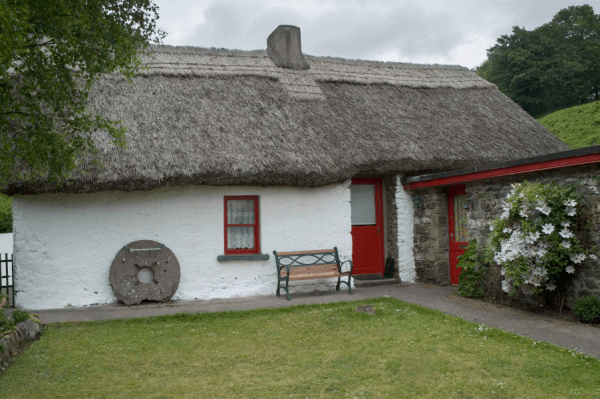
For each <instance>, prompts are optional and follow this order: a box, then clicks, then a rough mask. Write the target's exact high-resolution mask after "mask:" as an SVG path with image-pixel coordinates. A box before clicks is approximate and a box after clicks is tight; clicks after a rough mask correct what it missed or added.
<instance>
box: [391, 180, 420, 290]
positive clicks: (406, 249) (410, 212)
mask: <svg viewBox="0 0 600 399" xmlns="http://www.w3.org/2000/svg"><path fill="white" fill-rule="evenodd" d="M401 177H402V176H400V175H398V176H396V179H397V180H396V195H395V198H396V207H397V211H398V273H399V275H400V280H401V281H402V282H403V283H412V282H414V281H415V279H416V277H417V272H416V268H415V255H414V252H413V247H414V242H413V234H414V226H415V209H414V203H413V197H412V193H411V192H410V191H407V190H404V187H403V186H402V183H401V182H400V179H401Z"/></svg>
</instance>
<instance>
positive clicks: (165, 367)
mask: <svg viewBox="0 0 600 399" xmlns="http://www.w3.org/2000/svg"><path fill="white" fill-rule="evenodd" d="M274 300H275V299H274ZM364 304H370V305H373V306H374V307H375V308H376V310H377V313H376V314H375V315H368V314H364V313H357V312H355V311H354V309H355V308H356V306H358V305H364ZM0 396H1V397H2V398H12V397H18V398H42V397H43V398H53V397H77V398H81V397H95V398H199V397H205V398H236V397H249V398H306V397H308V398H320V397H326V398H345V397H349V398H354V397H359V398H375V397H383V398H400V397H407V398H412V397H429V398H521V397H528V398H546V397H560V398H566V397H580V398H600V361H598V360H596V359H593V358H590V357H587V356H583V355H580V354H577V353H574V352H571V351H569V350H566V349H561V348H558V347H556V346H553V345H549V344H545V343H541V342H535V341H533V340H531V339H527V338H523V337H519V336H517V335H514V334H510V333H506V332H503V331H501V330H497V329H493V328H487V327H485V326H479V325H477V324H475V323H471V322H467V321H464V320H462V319H459V318H455V317H451V316H447V315H444V314H442V313H440V312H437V311H431V310H428V309H425V308H422V307H419V306H416V305H411V304H407V303H404V302H401V301H398V300H395V299H391V298H381V299H375V300H368V301H359V302H349V303H337V304H328V305H318V306H297V307H292V308H284V309H268V310H258V311H248V312H227V313H212V314H200V315H176V316H166V317H157V318H150V319H135V320H117V321H107V322H95V323H79V324H76V325H70V324H55V325H51V326H49V327H48V328H47V329H46V330H45V331H44V334H43V336H42V339H41V340H40V341H39V342H37V343H35V344H34V345H33V346H32V347H31V348H29V349H28V350H27V351H26V352H25V353H24V354H22V355H20V356H19V357H18V358H17V359H16V361H15V362H14V363H13V365H12V366H11V367H10V368H9V369H8V370H7V371H6V372H5V374H4V375H3V376H0Z"/></svg>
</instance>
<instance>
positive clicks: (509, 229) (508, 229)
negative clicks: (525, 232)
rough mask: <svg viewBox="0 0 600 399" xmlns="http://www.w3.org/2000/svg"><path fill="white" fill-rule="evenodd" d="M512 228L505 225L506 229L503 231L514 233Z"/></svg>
mask: <svg viewBox="0 0 600 399" xmlns="http://www.w3.org/2000/svg"><path fill="white" fill-rule="evenodd" d="M512 231H513V230H512V229H511V228H510V227H505V228H504V230H502V232H503V233H512Z"/></svg>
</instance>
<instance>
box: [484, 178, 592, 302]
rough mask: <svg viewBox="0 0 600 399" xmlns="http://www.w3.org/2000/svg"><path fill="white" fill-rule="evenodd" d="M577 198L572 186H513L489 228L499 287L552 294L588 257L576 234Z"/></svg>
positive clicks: (579, 223) (578, 222) (578, 223)
mask: <svg viewBox="0 0 600 399" xmlns="http://www.w3.org/2000/svg"><path fill="white" fill-rule="evenodd" d="M581 199H582V194H579V193H577V192H576V190H575V188H574V187H560V186H557V185H556V184H546V183H529V182H523V183H520V184H513V188H512V191H511V192H510V193H509V194H508V195H507V196H506V200H505V202H504V207H503V210H504V212H503V213H502V215H501V216H500V218H499V219H495V220H493V221H492V223H491V225H490V230H491V234H490V246H491V249H492V251H493V252H494V262H495V263H496V264H498V265H499V266H500V267H501V268H502V269H501V270H500V273H501V274H502V275H503V276H504V281H502V289H503V290H504V291H505V292H507V293H509V294H511V295H514V294H515V293H516V292H517V289H520V290H521V291H522V292H523V293H524V294H528V295H530V294H537V293H540V292H543V291H544V290H547V291H554V290H555V289H556V288H557V283H558V282H559V280H561V281H563V282H564V278H565V277H566V276H568V275H569V274H573V273H574V272H575V270H576V268H577V267H578V266H579V265H580V264H581V262H583V261H584V260H586V259H588V258H589V259H592V260H596V259H597V257H596V255H594V254H589V255H588V254H587V251H585V250H584V248H583V247H582V246H581V244H580V242H579V239H578V238H577V236H576V235H575V234H576V233H577V232H578V230H579V229H581V228H582V227H583V226H582V218H581V217H580V215H581V204H580V202H581Z"/></svg>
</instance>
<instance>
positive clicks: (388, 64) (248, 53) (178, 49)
mask: <svg viewBox="0 0 600 399" xmlns="http://www.w3.org/2000/svg"><path fill="white" fill-rule="evenodd" d="M150 48H151V49H153V50H155V51H156V52H157V53H162V54H196V55H219V56H229V57H239V56H243V57H257V58H258V57H268V54H267V50H266V49H265V50H237V49H226V48H216V47H211V48H208V47H195V46H171V45H165V44H162V45H150ZM304 56H305V57H306V58H307V59H309V60H312V61H321V62H328V63H334V64H341V65H359V66H366V67H372V68H373V67H374V68H397V69H442V70H460V71H470V69H469V68H467V67H464V66H461V65H447V64H415V63H410V62H395V61H375V60H362V59H353V58H342V57H329V56H316V55H310V54H304Z"/></svg>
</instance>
